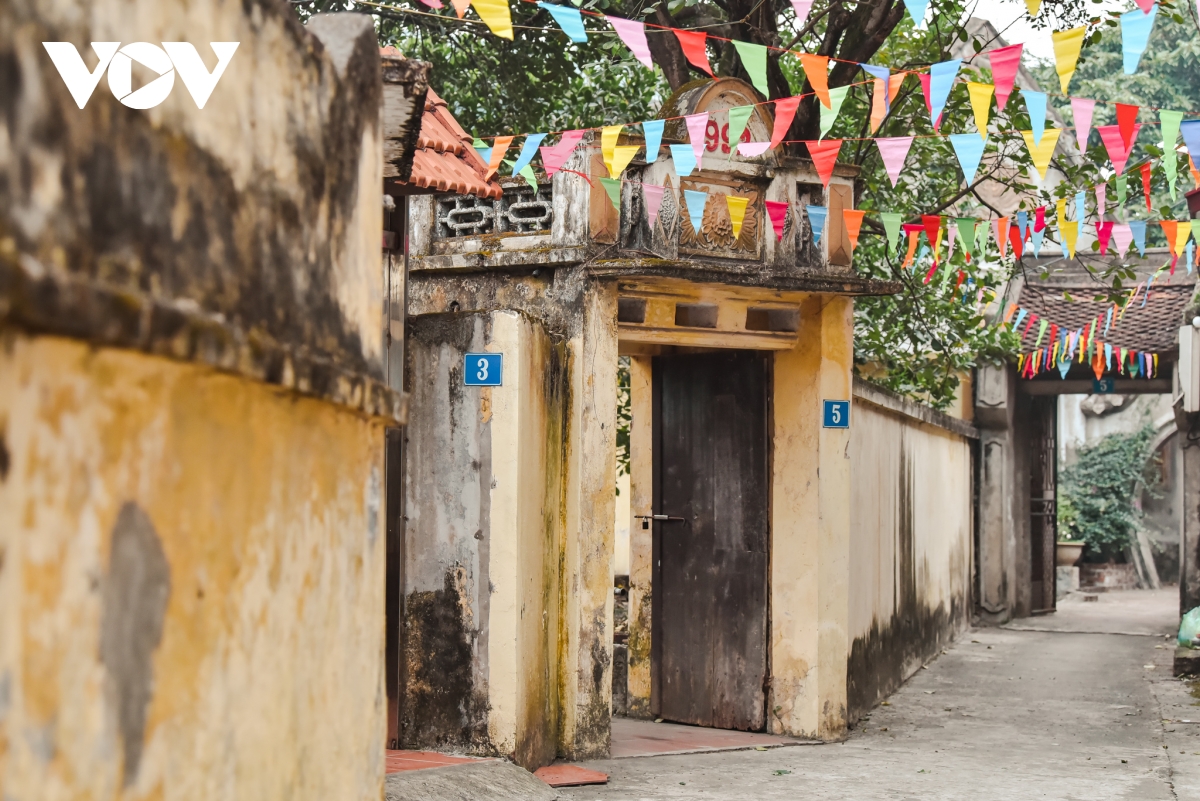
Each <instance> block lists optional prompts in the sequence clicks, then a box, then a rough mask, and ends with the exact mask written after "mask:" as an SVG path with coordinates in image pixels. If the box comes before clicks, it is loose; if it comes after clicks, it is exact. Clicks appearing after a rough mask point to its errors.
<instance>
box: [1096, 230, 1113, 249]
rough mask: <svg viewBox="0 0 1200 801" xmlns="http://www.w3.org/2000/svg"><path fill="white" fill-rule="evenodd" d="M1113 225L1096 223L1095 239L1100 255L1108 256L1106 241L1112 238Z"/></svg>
mask: <svg viewBox="0 0 1200 801" xmlns="http://www.w3.org/2000/svg"><path fill="white" fill-rule="evenodd" d="M1112 233H1113V223H1112V222H1111V221H1109V222H1098V223H1096V238H1097V239H1099V240H1100V255H1101V256H1107V255H1108V240H1109V239H1111V238H1112Z"/></svg>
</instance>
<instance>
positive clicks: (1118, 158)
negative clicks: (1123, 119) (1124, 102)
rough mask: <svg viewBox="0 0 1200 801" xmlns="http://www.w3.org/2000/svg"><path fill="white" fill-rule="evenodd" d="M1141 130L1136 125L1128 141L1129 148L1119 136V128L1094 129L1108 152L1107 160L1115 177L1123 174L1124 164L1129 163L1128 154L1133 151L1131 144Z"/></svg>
mask: <svg viewBox="0 0 1200 801" xmlns="http://www.w3.org/2000/svg"><path fill="white" fill-rule="evenodd" d="M1141 128H1142V124H1141V123H1137V125H1136V126H1135V127H1134V131H1133V136H1132V137H1131V138H1130V140H1129V141H1130V143H1131V146H1129V147H1126V145H1125V137H1123V136H1122V135H1121V126H1119V125H1101V126H1098V127H1097V128H1096V130H1097V131H1099V132H1100V139H1101V141H1103V142H1104V147H1105V149H1106V150H1108V158H1109V160H1111V161H1112V165H1113V169H1114V170H1116V171H1117V175H1120V174H1121V173H1123V172H1125V164H1126V163H1127V162H1128V161H1129V153H1130V152H1131V151H1132V150H1133V147H1132V143H1133V142H1134V141H1135V140H1136V139H1137V134H1138V131H1140V130H1141Z"/></svg>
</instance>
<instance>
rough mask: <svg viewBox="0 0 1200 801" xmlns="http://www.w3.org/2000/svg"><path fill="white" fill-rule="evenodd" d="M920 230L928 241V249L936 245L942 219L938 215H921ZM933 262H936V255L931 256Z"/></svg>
mask: <svg viewBox="0 0 1200 801" xmlns="http://www.w3.org/2000/svg"><path fill="white" fill-rule="evenodd" d="M921 228H922V229H923V230H924V231H925V238H926V239H928V240H929V247H931V248H932V247H934V246H935V245H937V235H938V231H940V230H941V228H942V217H941V215H940V214H922V215H921ZM933 260H934V261H935V262H936V261H937V253H936V252H935V253H934V254H933Z"/></svg>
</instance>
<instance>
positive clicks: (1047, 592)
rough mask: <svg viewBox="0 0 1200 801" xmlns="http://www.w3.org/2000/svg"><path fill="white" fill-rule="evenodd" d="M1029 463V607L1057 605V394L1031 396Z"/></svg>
mask: <svg viewBox="0 0 1200 801" xmlns="http://www.w3.org/2000/svg"><path fill="white" fill-rule="evenodd" d="M1030 417H1031V418H1032V421H1033V425H1032V426H1031V427H1030V429H1031V434H1032V437H1031V440H1032V442H1033V448H1032V452H1031V454H1030V465H1029V523H1030V525H1029V546H1030V554H1029V556H1030V559H1029V567H1030V570H1029V573H1030V611H1032V612H1033V613H1034V614H1038V613H1043V612H1053V611H1054V610H1055V609H1056V608H1057V605H1058V604H1057V597H1056V596H1057V594H1058V590H1057V581H1056V579H1057V573H1056V571H1055V565H1056V563H1057V560H1056V559H1055V556H1056V554H1055V551H1056V550H1057V548H1056V545H1057V544H1058V503H1057V499H1058V437H1057V436H1056V435H1057V432H1058V396H1057V395H1046V396H1039V397H1035V398H1033V402H1032V404H1031V414H1030Z"/></svg>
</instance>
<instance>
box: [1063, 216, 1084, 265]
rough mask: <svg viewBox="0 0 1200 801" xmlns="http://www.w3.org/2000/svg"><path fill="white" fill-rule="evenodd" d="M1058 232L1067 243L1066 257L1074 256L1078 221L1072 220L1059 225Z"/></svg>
mask: <svg viewBox="0 0 1200 801" xmlns="http://www.w3.org/2000/svg"><path fill="white" fill-rule="evenodd" d="M1058 233H1059V235H1060V236H1062V239H1063V242H1065V243H1066V244H1067V258H1071V259H1073V258H1075V242H1076V241H1077V240H1078V239H1079V221H1078V220H1073V221H1071V222H1069V223H1067V224H1066V225H1063V226H1060V227H1059V229H1058Z"/></svg>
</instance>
